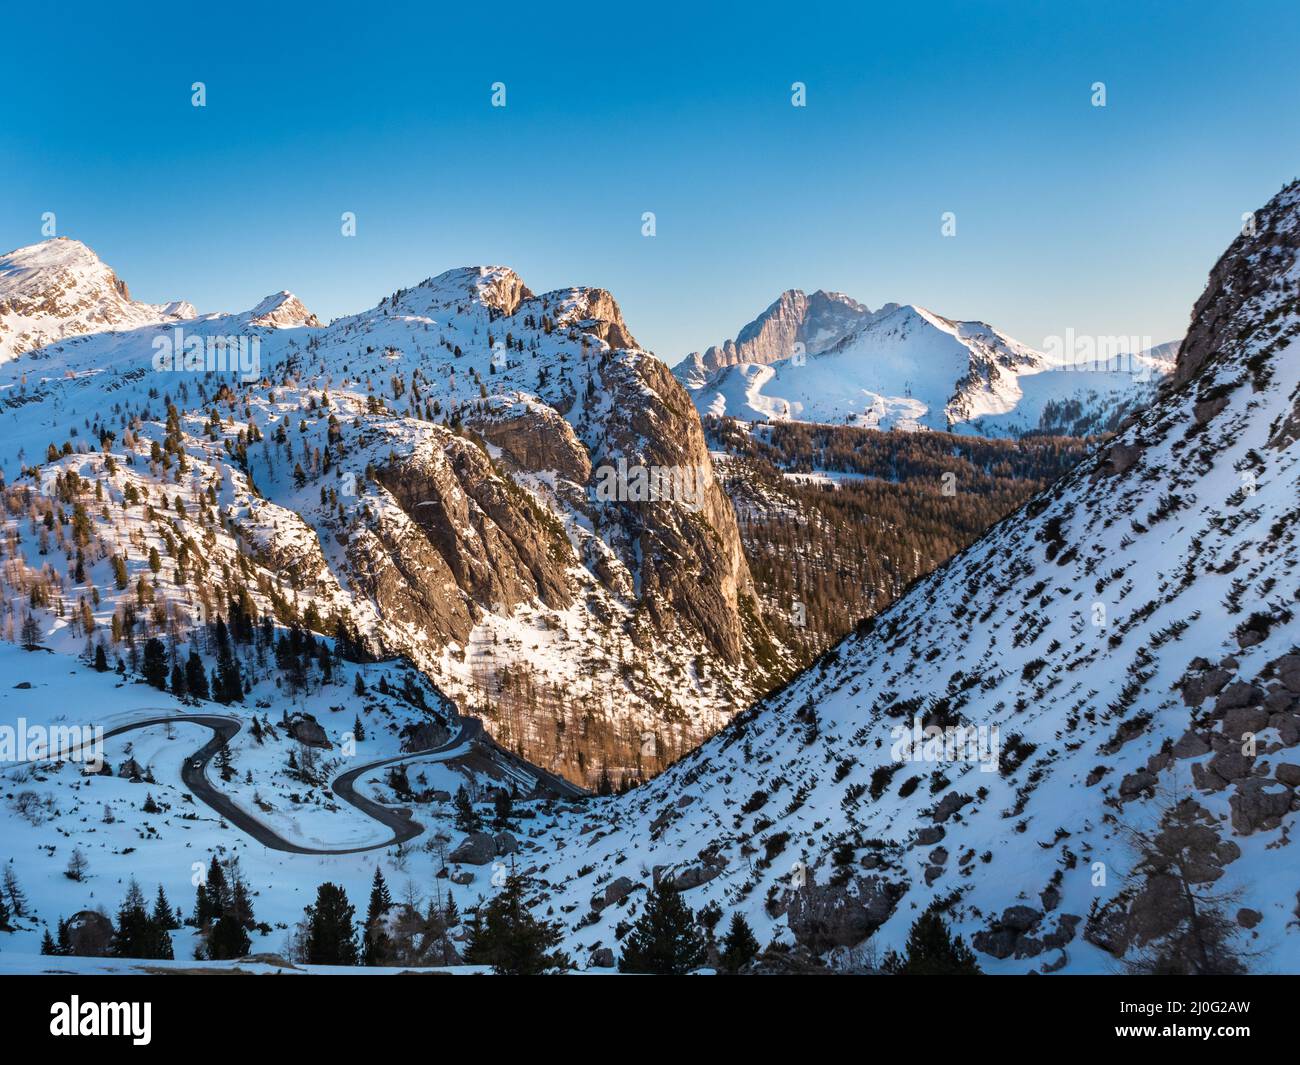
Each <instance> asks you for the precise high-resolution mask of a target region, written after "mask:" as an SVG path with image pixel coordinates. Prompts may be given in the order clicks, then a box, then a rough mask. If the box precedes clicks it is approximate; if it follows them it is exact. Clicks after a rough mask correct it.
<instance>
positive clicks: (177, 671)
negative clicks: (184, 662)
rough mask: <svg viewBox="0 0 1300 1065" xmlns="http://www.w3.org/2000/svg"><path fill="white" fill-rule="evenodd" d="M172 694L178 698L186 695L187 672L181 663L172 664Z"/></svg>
mask: <svg viewBox="0 0 1300 1065" xmlns="http://www.w3.org/2000/svg"><path fill="white" fill-rule="evenodd" d="M171 693H172V694H173V695H175V696H177V697H180V696H183V695H184V694H185V670H184V669H182V668H181V664H180V663H179V662H173V663H172V679H171Z"/></svg>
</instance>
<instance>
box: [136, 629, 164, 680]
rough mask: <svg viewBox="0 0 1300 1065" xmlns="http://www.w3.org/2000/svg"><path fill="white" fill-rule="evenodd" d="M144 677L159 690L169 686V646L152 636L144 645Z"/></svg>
mask: <svg viewBox="0 0 1300 1065" xmlns="http://www.w3.org/2000/svg"><path fill="white" fill-rule="evenodd" d="M141 672H142V673H143V674H144V679H145V681H146V682H147V683H149V684H152V685H153V686H154V687H155V688H157V689H158V690H159V691H162V690H164V689H165V688H166V687H167V648H166V647H164V646H163V642H162V640H160V639H158V638H157V637H156V636H151V637H150V638H149V640H148V641H146V643H145V645H144V665H143V667H142V668H141Z"/></svg>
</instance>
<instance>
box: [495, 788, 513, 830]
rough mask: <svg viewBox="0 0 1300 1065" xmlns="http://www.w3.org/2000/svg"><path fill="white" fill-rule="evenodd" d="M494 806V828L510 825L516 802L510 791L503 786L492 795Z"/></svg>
mask: <svg viewBox="0 0 1300 1065" xmlns="http://www.w3.org/2000/svg"><path fill="white" fill-rule="evenodd" d="M492 807H493V812H494V814H495V816H494V817H493V819H492V825H493V827H494V828H498V829H502V828H509V827H510V814H511V812H512V811H513V809H514V802H513V800H512V799H511V798H510V792H508V791H506V790H505V789H504V788H501V789H499V790H498V791H497V793H496V794H495V795H493V796H492Z"/></svg>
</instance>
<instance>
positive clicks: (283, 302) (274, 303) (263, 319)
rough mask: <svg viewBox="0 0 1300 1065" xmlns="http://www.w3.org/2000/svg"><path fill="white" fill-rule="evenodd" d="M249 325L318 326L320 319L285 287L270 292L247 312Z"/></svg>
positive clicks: (277, 327) (280, 326)
mask: <svg viewBox="0 0 1300 1065" xmlns="http://www.w3.org/2000/svg"><path fill="white" fill-rule="evenodd" d="M248 324H249V325H261V326H267V327H269V328H272V329H294V328H297V327H298V326H304V325H306V326H319V325H320V324H321V323H320V319H319V318H317V317H316V316H315V315H314V314H312V313H311V311H309V310H308V309H307V308H306V307H305V306H304V305H303V302H302V300H300V299H299V298H298V297H297V296H295V295H294V294H293V293H292V292H289V291H288V290H287V289H282V290H281V291H279V292H275V293H272V294H271V295H270V296H267V297H266V299H264V300H262V302H261V303H259V304H258V305H257V306H256V307H254V308H253V309H252V310H251V311H249V312H248Z"/></svg>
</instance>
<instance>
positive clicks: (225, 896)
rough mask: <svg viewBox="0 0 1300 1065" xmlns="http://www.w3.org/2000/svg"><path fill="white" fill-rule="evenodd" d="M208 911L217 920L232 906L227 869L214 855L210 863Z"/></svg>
mask: <svg viewBox="0 0 1300 1065" xmlns="http://www.w3.org/2000/svg"><path fill="white" fill-rule="evenodd" d="M207 895H208V913H209V914H210V915H211V919H212V920H214V921H215V920H216V919H217V918H218V917H220V916H221V915H222V914H223V913H225V912H226V910H227V909H228V908H229V907H230V888H229V887H228V886H227V885H226V871H225V870H224V869H223V868H222V867H221V863H220V862H219V861H217V856H216V855H215V854H214V855H213V856H212V861H210V862H209V863H208V881H207Z"/></svg>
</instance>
